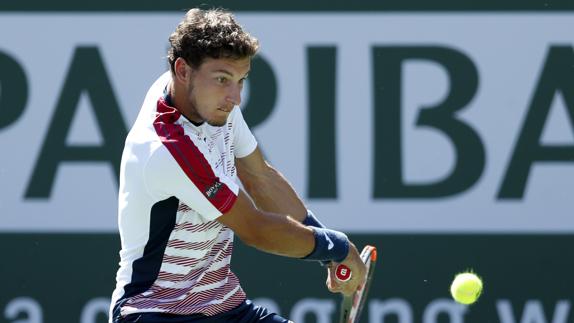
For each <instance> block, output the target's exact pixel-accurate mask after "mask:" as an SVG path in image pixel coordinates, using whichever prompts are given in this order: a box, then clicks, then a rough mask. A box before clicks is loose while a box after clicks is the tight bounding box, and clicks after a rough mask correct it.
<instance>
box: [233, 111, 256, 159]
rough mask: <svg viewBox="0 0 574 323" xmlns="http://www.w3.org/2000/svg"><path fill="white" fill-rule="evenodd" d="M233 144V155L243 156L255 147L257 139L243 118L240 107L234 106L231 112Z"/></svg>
mask: <svg viewBox="0 0 574 323" xmlns="http://www.w3.org/2000/svg"><path fill="white" fill-rule="evenodd" d="M232 122H233V145H234V146H235V157H237V158H243V157H245V156H248V155H249V154H251V153H252V152H253V151H254V150H255V148H256V147H257V140H256V139H255V136H253V133H251V130H250V129H249V126H247V123H246V122H245V119H243V114H242V113H241V109H239V108H235V109H234V112H233V119H232Z"/></svg>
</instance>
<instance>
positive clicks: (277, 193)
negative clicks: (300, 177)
mask: <svg viewBox="0 0 574 323" xmlns="http://www.w3.org/2000/svg"><path fill="white" fill-rule="evenodd" d="M239 177H240V179H241V181H242V183H243V186H244V187H245V190H246V191H247V193H249V195H250V196H251V198H252V199H253V201H254V202H255V205H256V206H257V207H258V208H259V209H261V210H263V211H267V212H272V213H278V214H288V215H290V216H291V217H293V219H295V220H297V221H299V222H302V221H303V220H304V219H305V216H306V215H307V210H306V208H305V205H304V204H303V202H302V200H301V198H300V197H299V196H298V195H297V193H296V192H295V190H294V189H293V187H292V186H291V184H290V183H289V182H288V181H287V179H286V178H285V177H284V176H283V175H282V174H281V173H280V172H278V171H277V170H276V169H275V168H273V167H272V166H270V165H267V168H266V170H265V171H264V172H260V173H256V174H254V173H247V172H243V173H241V172H240V173H239Z"/></svg>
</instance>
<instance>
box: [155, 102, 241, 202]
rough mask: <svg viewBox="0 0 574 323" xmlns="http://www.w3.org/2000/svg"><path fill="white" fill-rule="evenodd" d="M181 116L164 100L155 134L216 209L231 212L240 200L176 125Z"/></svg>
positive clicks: (181, 128) (158, 108)
mask: <svg viewBox="0 0 574 323" xmlns="http://www.w3.org/2000/svg"><path fill="white" fill-rule="evenodd" d="M180 116H181V113H180V112H179V111H178V110H177V109H176V108H173V107H170V106H169V105H167V103H166V102H165V100H164V99H163V98H160V99H159V100H158V101H157V115H156V118H155V120H154V123H153V126H154V128H155V131H156V133H157V135H158V136H159V138H160V139H161V142H162V143H163V145H164V146H165V147H166V148H167V150H168V151H169V152H170V153H171V155H172V156H173V158H174V159H175V160H176V161H177V163H178V164H179V166H180V167H181V169H182V170H183V171H184V172H185V174H186V175H187V177H188V178H189V179H190V180H191V181H192V182H193V184H195V186H196V187H197V188H198V189H199V190H200V191H201V192H202V193H203V195H204V196H205V197H206V198H207V199H208V200H209V201H210V202H211V204H213V206H215V207H216V208H217V209H218V210H219V211H220V212H221V213H225V212H227V211H229V210H230V209H231V207H232V206H233V204H234V203H235V200H236V199H237V196H236V195H235V193H233V191H231V189H229V187H228V186H227V185H226V184H225V183H223V182H221V181H220V180H219V177H217V176H216V175H215V173H214V172H213V169H212V168H211V165H210V164H209V162H208V161H207V160H206V159H205V156H203V154H202V153H201V151H199V149H198V148H197V146H196V145H195V144H194V143H193V141H192V140H191V139H190V138H189V136H187V135H186V134H185V132H184V129H183V127H182V126H181V125H179V124H176V123H175V122H176V121H177V120H178V119H179V118H180ZM213 191H215V192H214V193H213ZM210 192H211V193H210Z"/></svg>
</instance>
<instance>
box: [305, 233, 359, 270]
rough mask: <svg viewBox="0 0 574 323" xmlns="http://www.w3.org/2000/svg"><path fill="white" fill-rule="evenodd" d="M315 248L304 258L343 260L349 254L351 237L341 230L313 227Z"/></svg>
mask: <svg viewBox="0 0 574 323" xmlns="http://www.w3.org/2000/svg"><path fill="white" fill-rule="evenodd" d="M313 234H314V236H315V248H314V249H313V251H312V252H311V253H310V254H308V255H307V256H306V257H305V258H303V259H304V260H316V261H322V262H323V261H335V262H342V261H343V260H345V258H347V255H348V254H349V239H348V238H347V236H346V235H345V234H344V233H342V232H339V231H335V230H329V229H325V228H316V227H313Z"/></svg>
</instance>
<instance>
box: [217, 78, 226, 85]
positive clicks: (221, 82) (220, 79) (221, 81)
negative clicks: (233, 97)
mask: <svg viewBox="0 0 574 323" xmlns="http://www.w3.org/2000/svg"><path fill="white" fill-rule="evenodd" d="M215 80H216V81H217V83H219V84H225V83H227V78H226V77H225V76H218V77H216V78H215Z"/></svg>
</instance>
